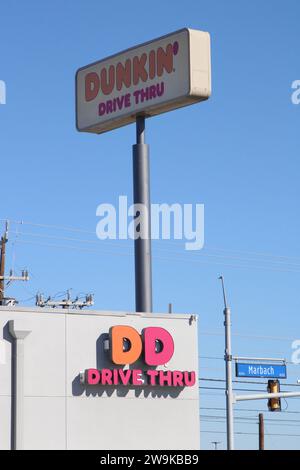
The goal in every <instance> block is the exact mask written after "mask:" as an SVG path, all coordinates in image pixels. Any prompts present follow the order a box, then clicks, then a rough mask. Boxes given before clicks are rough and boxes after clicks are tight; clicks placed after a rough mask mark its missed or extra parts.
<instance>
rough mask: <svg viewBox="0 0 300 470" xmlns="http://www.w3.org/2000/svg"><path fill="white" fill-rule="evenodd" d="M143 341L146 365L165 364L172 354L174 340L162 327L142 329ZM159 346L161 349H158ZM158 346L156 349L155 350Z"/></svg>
mask: <svg viewBox="0 0 300 470" xmlns="http://www.w3.org/2000/svg"><path fill="white" fill-rule="evenodd" d="M143 335H144V342H145V362H146V364H148V366H159V365H161V364H166V363H167V362H168V361H169V360H170V359H171V357H172V356H173V354H174V341H173V338H172V336H171V335H170V333H169V332H168V331H167V330H165V329H164V328H158V327H154V326H153V327H149V328H145V329H144V331H143ZM159 345H160V346H161V350H160V349H159ZM157 346H158V350H157Z"/></svg>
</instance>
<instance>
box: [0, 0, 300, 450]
mask: <svg viewBox="0 0 300 470" xmlns="http://www.w3.org/2000/svg"><path fill="white" fill-rule="evenodd" d="M299 15H300V4H299V2H298V1H297V0H288V1H287V2H282V1H277V0H272V1H270V0H268V1H267V0H265V1H264V2H262V1H258V0H252V1H251V2H250V1H241V0H230V1H226V2H224V1H221V0H210V1H209V2H208V1H202V0H198V1H195V0H193V1H191V0H186V1H185V2H182V1H179V0H173V1H164V2H162V1H157V0H153V1H152V2H150V3H149V2H148V3H141V2H138V1H135V0H134V1H130V2H123V1H116V0H112V1H111V2H107V3H106V2H99V1H96V0H89V1H88V2H87V1H83V0H77V1H76V2H74V1H71V0H65V1H64V2H62V1H58V0H51V1H50V0H45V1H43V2H41V1H38V0H36V1H33V0H31V1H27V2H20V1H16V0H10V1H9V2H2V4H1V11H0V80H5V82H6V85H7V104H6V105H0V123H1V128H0V129H1V130H0V136H1V138H0V152H1V194H2V197H1V205H0V218H1V219H6V218H9V219H12V220H24V221H27V222H31V223H34V224H45V225H52V226H59V227H60V228H57V229H55V228H47V227H39V226H36V225H28V224H26V225H25V224H24V225H23V226H20V225H18V224H12V226H11V230H12V232H11V238H10V242H11V243H10V244H9V245H8V254H9V256H8V263H9V266H8V267H10V265H14V266H15V268H16V269H18V268H21V267H24V266H26V267H28V269H29V270H30V272H31V273H32V279H31V281H30V282H29V283H28V284H26V285H20V286H17V285H15V286H13V287H12V288H11V289H10V291H9V293H10V294H11V295H15V296H17V297H18V298H19V299H20V300H22V301H23V302H22V303H24V304H26V305H31V304H33V300H27V299H29V298H31V297H32V296H33V295H35V293H36V292H37V291H38V290H39V291H41V292H44V293H45V294H46V295H47V294H52V295H54V294H56V293H58V292H60V291H65V290H66V289H67V288H73V293H74V295H75V294H77V293H79V292H89V291H91V292H93V293H94V294H95V298H96V307H97V308H99V309H109V310H119V309H120V310H132V309H134V277H133V274H134V272H133V250H132V243H131V242H120V241H119V242H113V241H110V242H100V241H97V239H96V236H95V228H96V223H97V218H96V215H95V212H96V207H97V205H98V204H100V203H102V202H109V203H115V202H116V201H117V198H118V196H119V195H128V197H129V199H130V200H131V198H132V173H131V171H132V161H131V145H132V144H133V143H134V138H135V129H134V126H128V127H125V128H122V129H119V130H116V131H114V132H110V133H107V134H104V135H101V136H96V135H89V134H80V133H78V132H77V131H76V130H75V124H74V121H75V116H74V76H75V71H76V69H77V68H79V67H81V66H83V65H85V64H88V63H90V62H93V61H95V60H97V59H100V58H102V57H105V56H107V55H110V54H113V53H115V52H118V51H119V50H123V49H125V48H127V47H130V46H132V45H134V44H138V43H141V42H144V41H147V40H149V39H152V38H155V37H158V36H161V35H163V34H166V33H168V32H172V31H175V30H177V29H180V28H182V27H185V26H188V27H191V28H195V29H202V30H206V31H209V32H210V33H211V40H212V78H213V81H212V84H213V94H212V97H211V99H210V100H209V101H208V102H206V103H203V104H200V105H194V106H191V107H188V108H185V109H181V110H178V111H174V112H172V113H169V114H165V115H162V116H160V117H156V118H153V119H151V120H148V121H147V139H148V142H149V143H150V144H151V178H152V188H151V189H152V201H153V202H157V203H161V202H167V203H174V202H179V203H193V204H196V203H204V204H205V211H206V213H205V223H206V227H205V240H206V241H205V249H204V250H203V251H202V252H199V253H195V252H185V251H184V246H183V243H181V242H174V241H164V242H156V243H155V244H154V248H153V276H154V279H153V280H154V309H155V311H157V312H164V311H166V310H167V306H168V302H173V305H174V310H175V311H176V312H195V313H197V314H199V317H200V356H201V357H200V372H201V377H202V378H209V377H210V378H219V379H223V378H224V364H223V362H222V360H221V359H215V360H214V359H207V357H216V358H222V355H223V330H222V328H223V323H222V322H223V318H222V297H221V290H220V284H219V281H218V280H217V277H218V275H219V274H220V273H222V274H223V275H224V277H225V280H226V285H227V290H228V297H229V300H230V304H231V308H232V315H233V330H234V333H235V336H234V338H233V340H234V341H233V346H234V354H235V355H237V354H239V355H261V356H270V355H271V356H275V357H280V356H285V357H287V359H290V357H291V353H292V350H291V342H292V341H293V340H294V339H297V338H300V320H299V315H300V313H299V312H300V298H299V282H300V250H299V229H300V224H299V216H298V214H299V170H300V163H299V122H300V106H295V105H293V104H292V103H291V93H292V90H291V83H292V82H293V81H294V80H296V79H300V69H299V51H298V48H297V45H298V43H299V34H300V33H299ZM65 226H67V227H73V228H79V229H82V232H79V231H77V232H76V231H67V230H63V229H62V228H61V227H65ZM17 230H18V231H19V232H22V234H21V233H19V234H18V235H17V234H16V233H15V232H16V231H17ZM85 232H86V233H85ZM47 237H49V238H47ZM50 237H56V238H50ZM72 238H76V239H77V240H78V241H72V240H70V239H72ZM83 240H88V242H86V243H84V241H83ZM49 245H54V246H49ZM66 246H67V248H65V247H66ZM84 250H89V251H84ZM266 337H271V338H266ZM203 356H204V357H203ZM298 377H299V378H300V366H297V367H296V366H290V367H289V377H288V380H287V382H288V383H295V381H296V379H297V378H298ZM201 385H202V386H204V387H221V386H222V382H216V383H211V382H205V381H203V382H201ZM246 387H248V388H249V387H250V385H249V386H246ZM257 387H258V388H261V387H259V386H257ZM264 387H265V385H263V388H264ZM252 388H255V386H252ZM287 388H288V387H287ZM224 406H225V401H224V397H223V392H222V391H218V390H210V389H201V407H202V408H203V409H201V415H205V416H206V418H204V419H203V420H202V425H201V427H202V431H205V432H203V433H202V448H211V444H210V443H211V441H214V440H218V441H221V442H222V447H223V448H224V446H225V434H222V433H223V432H224V431H225V424H224V419H222V418H220V420H216V418H211V416H224V413H225V412H224V410H223V411H222V410H210V409H207V408H223V407H224ZM283 407H284V408H285V407H286V404H285V403H283ZM250 408H253V409H254V410H255V409H263V410H266V403H265V402H256V403H254V404H251V403H248V404H247V405H237V411H236V416H237V418H238V419H237V420H236V430H237V432H242V433H243V432H246V433H251V434H250V435H244V434H237V436H236V441H237V447H238V448H256V447H257V436H256V435H252V433H256V432H257V425H256V420H255V418H256V417H257V412H256V411H253V412H249V411H241V410H242V409H250ZM287 411H289V412H290V411H295V412H297V413H298V414H297V413H286V414H284V413H282V414H280V415H279V414H277V415H276V416H275V417H274V415H272V416H271V415H270V413H269V414H268V413H267V412H266V413H265V418H266V419H272V420H273V422H269V421H267V426H266V432H267V433H270V434H287V435H300V415H299V413H300V403H299V400H296V399H293V400H289V403H288V410H287ZM207 416H209V418H208V417H207ZM245 417H248V418H252V419H249V420H245V419H240V418H245ZM274 419H275V421H274ZM279 419H281V420H282V419H288V420H289V422H288V423H287V422H284V423H283V422H282V423H280V422H279V421H278V420H279ZM291 420H295V423H291V422H290V421H291ZM207 431H218V432H220V434H219V433H215V432H211V433H208V432H207ZM299 442H300V441H299V436H298V437H297V436H294V437H289V436H287V437H281V436H267V437H266V446H267V447H269V448H270V447H277V448H280V447H281V448H282V447H284V448H298V449H299Z"/></svg>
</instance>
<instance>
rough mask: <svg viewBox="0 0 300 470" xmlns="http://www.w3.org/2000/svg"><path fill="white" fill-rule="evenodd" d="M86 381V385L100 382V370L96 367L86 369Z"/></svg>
mask: <svg viewBox="0 0 300 470" xmlns="http://www.w3.org/2000/svg"><path fill="white" fill-rule="evenodd" d="M86 381H87V383H88V385H97V384H98V383H99V382H100V372H99V371H98V370H97V369H88V370H87V371H86Z"/></svg>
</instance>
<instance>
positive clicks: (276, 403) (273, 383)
mask: <svg viewBox="0 0 300 470" xmlns="http://www.w3.org/2000/svg"><path fill="white" fill-rule="evenodd" d="M268 392H269V393H279V392H280V382H279V380H268ZM268 408H269V411H281V400H280V398H270V399H269V400H268Z"/></svg>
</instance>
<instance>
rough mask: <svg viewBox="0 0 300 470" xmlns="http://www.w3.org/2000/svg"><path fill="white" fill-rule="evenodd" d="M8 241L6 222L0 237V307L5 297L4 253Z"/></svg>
mask: <svg viewBox="0 0 300 470" xmlns="http://www.w3.org/2000/svg"><path fill="white" fill-rule="evenodd" d="M7 240H8V222H6V226H5V232H4V235H3V236H2V237H1V258H0V305H3V301H4V297H5V278H4V276H5V251H6V243H7Z"/></svg>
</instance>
